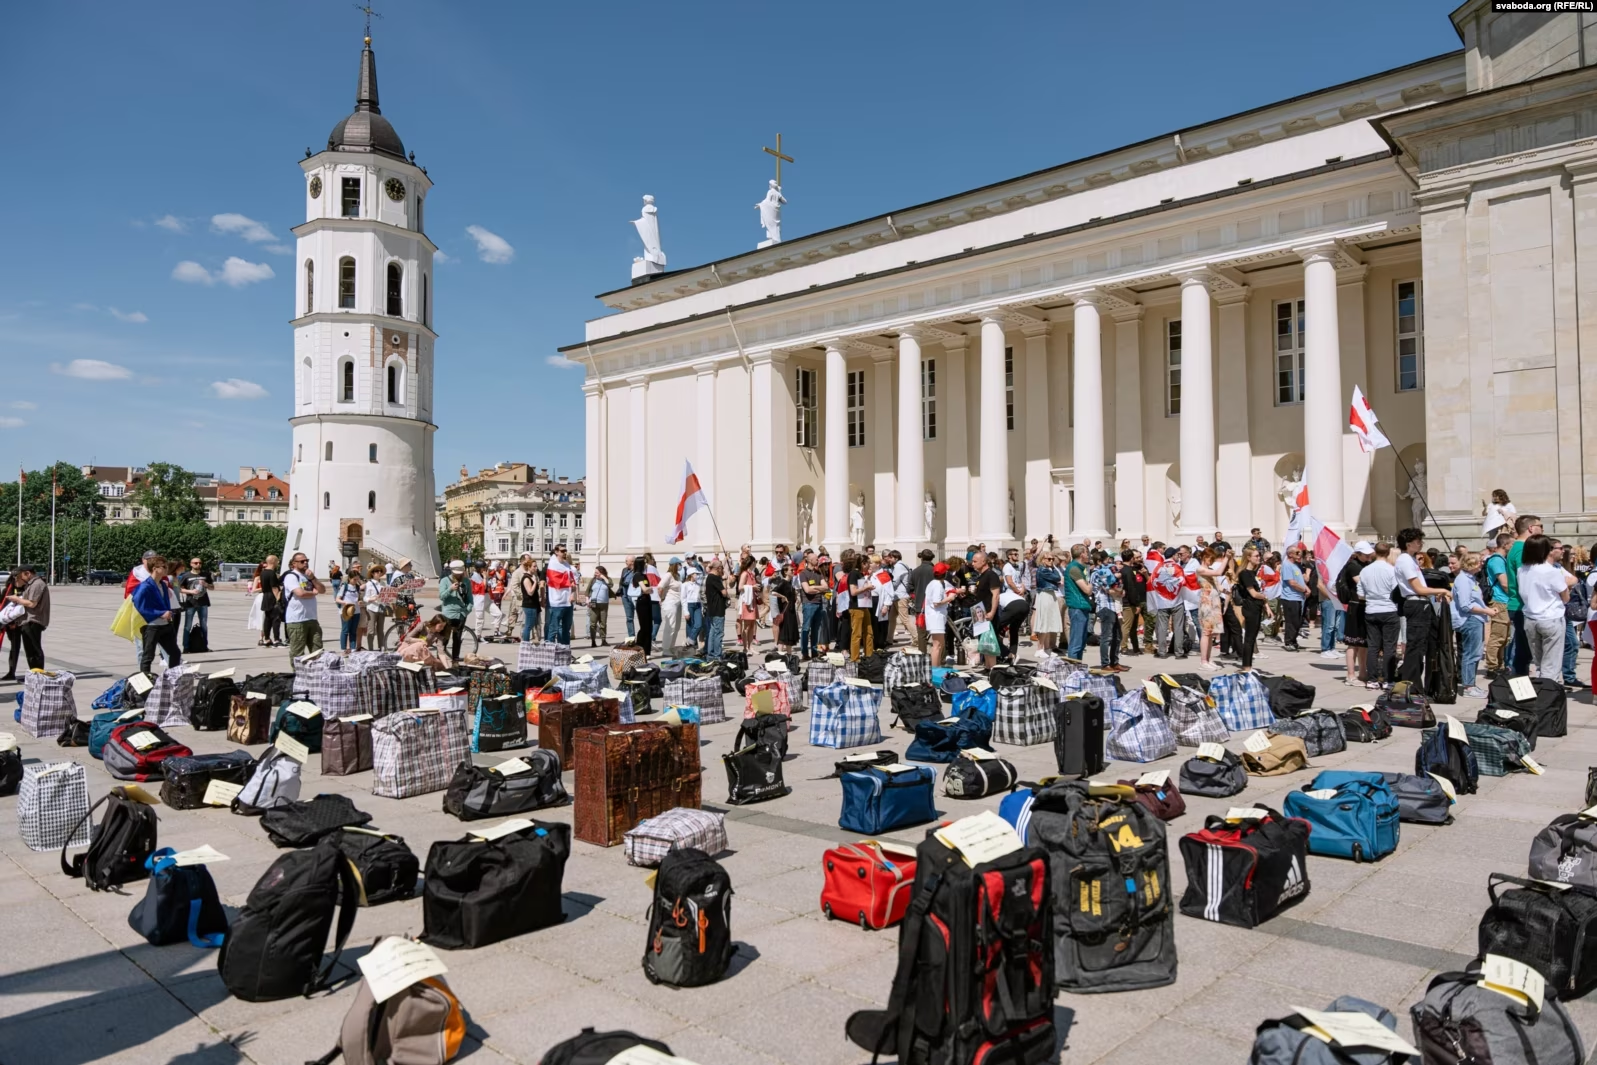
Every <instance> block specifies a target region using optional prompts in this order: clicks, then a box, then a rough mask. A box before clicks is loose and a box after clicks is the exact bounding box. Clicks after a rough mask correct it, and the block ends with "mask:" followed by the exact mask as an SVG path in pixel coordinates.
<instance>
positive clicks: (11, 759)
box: [0, 747, 22, 795]
mask: <svg viewBox="0 0 1597 1065" xmlns="http://www.w3.org/2000/svg"><path fill="white" fill-rule="evenodd" d="M21 784H22V752H21V751H19V750H18V749H17V748H15V747H7V748H6V749H5V750H3V751H0V795H15V794H16V793H17V788H18V787H19V786H20V785H21Z"/></svg>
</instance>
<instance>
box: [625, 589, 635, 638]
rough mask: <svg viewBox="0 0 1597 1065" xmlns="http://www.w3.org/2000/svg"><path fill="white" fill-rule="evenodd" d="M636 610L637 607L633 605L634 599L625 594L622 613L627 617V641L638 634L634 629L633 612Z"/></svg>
mask: <svg viewBox="0 0 1597 1065" xmlns="http://www.w3.org/2000/svg"><path fill="white" fill-rule="evenodd" d="M635 609H637V607H636V606H635V605H634V604H633V601H632V599H631V598H630V597H629V596H627V595H624V594H623V595H622V596H621V612H622V613H623V614H625V615H626V616H627V639H629V640H630V639H632V638H633V637H634V636H636V635H637V634H638V633H637V630H636V629H634V628H633V627H632V611H633V610H635Z"/></svg>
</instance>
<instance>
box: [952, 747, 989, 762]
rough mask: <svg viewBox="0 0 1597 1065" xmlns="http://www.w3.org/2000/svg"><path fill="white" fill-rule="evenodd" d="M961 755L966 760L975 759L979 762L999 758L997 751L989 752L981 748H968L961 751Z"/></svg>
mask: <svg viewBox="0 0 1597 1065" xmlns="http://www.w3.org/2000/svg"><path fill="white" fill-rule="evenodd" d="M959 753H960V754H961V755H962V756H963V757H965V758H970V759H974V760H975V761H978V762H983V761H986V760H987V759H989V758H997V757H998V752H997V751H988V750H984V749H982V748H980V747H967V748H966V749H965V750H963V751H960V752H959Z"/></svg>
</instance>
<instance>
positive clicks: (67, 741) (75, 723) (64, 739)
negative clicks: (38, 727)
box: [55, 718, 89, 747]
mask: <svg viewBox="0 0 1597 1065" xmlns="http://www.w3.org/2000/svg"><path fill="white" fill-rule="evenodd" d="M55 742H56V746H58V747H87V746H88V745H89V723H88V722H87V721H79V720H78V719H77V718H73V719H72V720H71V721H68V722H67V723H66V724H65V725H64V726H62V728H61V735H59V736H57V737H56V738H55Z"/></svg>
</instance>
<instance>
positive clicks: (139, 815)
mask: <svg viewBox="0 0 1597 1065" xmlns="http://www.w3.org/2000/svg"><path fill="white" fill-rule="evenodd" d="M102 806H104V807H105V808H106V810H105V817H104V818H102V819H101V821H100V823H99V824H97V825H95V826H94V834H93V836H92V837H91V838H90V840H89V849H88V850H86V851H84V852H83V853H82V854H79V855H75V856H74V857H73V858H72V860H71V861H68V860H67V848H68V847H70V846H71V841H72V840H73V839H74V838H76V837H77V835H78V827H79V826H81V825H82V824H83V822H84V821H91V820H92V818H93V817H94V811H95V810H98V809H99V808H100V807H102ZM158 820H159V818H157V817H156V816H155V809H154V807H152V806H150V805H149V804H148V803H143V802H139V801H138V800H137V799H133V798H129V797H128V793H127V789H126V788H112V789H111V790H110V791H108V792H107V793H106V794H105V797H104V798H103V799H101V800H100V801H99V802H97V803H95V804H94V805H93V806H91V807H89V809H87V810H85V811H84V813H83V817H82V818H81V819H80V820H79V821H78V824H77V825H74V826H73V828H72V831H70V832H68V833H67V834H66V837H65V838H66V840H67V842H66V843H63V844H62V845H61V871H62V872H63V873H65V874H66V875H67V876H71V877H82V878H83V883H84V884H85V885H86V886H87V887H88V888H89V890H90V891H108V890H110V889H111V888H113V887H115V886H117V885H118V884H126V883H129V882H131V881H134V880H143V879H144V878H145V877H147V876H149V875H150V870H149V869H148V868H147V867H146V866H145V864H144V862H145V859H147V858H149V856H150V855H152V854H154V853H155V848H156V846H157V843H156V836H157V831H156V823H157V821H158Z"/></svg>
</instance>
